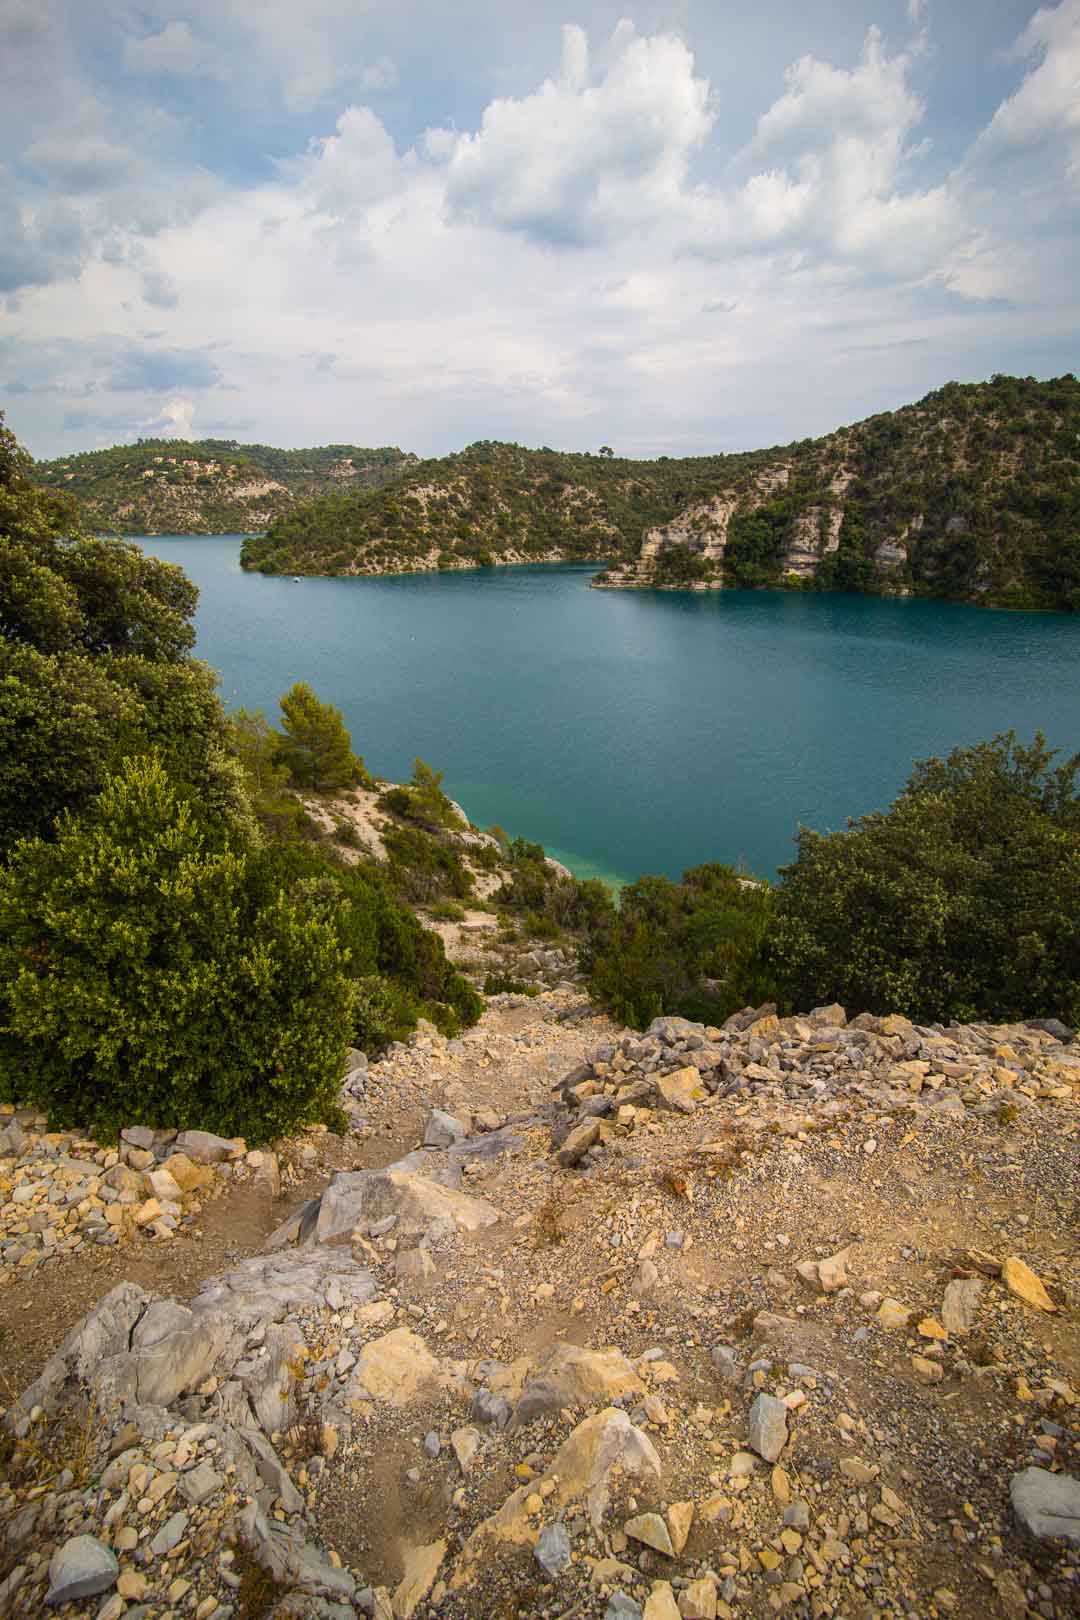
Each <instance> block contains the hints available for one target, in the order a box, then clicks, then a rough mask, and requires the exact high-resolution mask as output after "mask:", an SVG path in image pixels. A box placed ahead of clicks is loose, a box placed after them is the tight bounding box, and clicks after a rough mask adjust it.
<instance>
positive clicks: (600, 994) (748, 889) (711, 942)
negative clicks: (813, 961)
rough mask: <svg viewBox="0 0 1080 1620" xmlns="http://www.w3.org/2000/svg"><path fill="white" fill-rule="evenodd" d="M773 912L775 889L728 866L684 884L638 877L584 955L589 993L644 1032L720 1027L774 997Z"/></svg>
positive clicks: (702, 871) (688, 877)
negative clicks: (668, 1017) (674, 1019)
mask: <svg viewBox="0 0 1080 1620" xmlns="http://www.w3.org/2000/svg"><path fill="white" fill-rule="evenodd" d="M770 912H771V894H770V891H769V889H768V888H767V886H766V885H765V884H763V883H755V882H754V881H752V880H749V879H745V878H742V877H740V876H739V874H738V873H736V872H735V871H734V870H733V869H732V868H731V867H729V866H720V865H717V864H710V865H707V866H698V867H693V868H692V869H691V870H689V871H687V872H684V873H683V877H682V882H681V883H672V882H671V881H670V879H668V878H665V877H643V878H639V879H638V881H637V882H636V883H632V884H630V885H629V886H628V887H627V888H625V889H624V890H623V891H622V894H621V896H620V901H619V909H618V912H617V913H613V914H612V917H611V919H610V920H609V921H608V922H607V924H606V925H605V924H604V923H601V924H600V926H599V927H594V928H593V930H592V931H591V934H590V936H589V938H588V940H587V943H586V947H585V949H584V950H583V951H582V965H583V967H585V968H586V970H587V971H588V973H589V988H590V992H591V993H592V995H593V996H594V997H595V998H596V999H597V1000H598V1001H601V1002H604V1003H605V1004H607V1005H608V1006H610V1007H611V1009H612V1011H613V1012H614V1014H615V1016H616V1017H617V1018H620V1019H622V1020H623V1021H624V1022H626V1023H628V1024H632V1025H634V1026H635V1027H637V1028H643V1027H644V1026H645V1025H646V1024H648V1023H649V1022H650V1021H651V1020H652V1019H653V1018H656V1017H659V1016H660V1014H661V1013H678V1014H681V1015H682V1016H684V1017H687V1018H695V1019H699V1020H702V1021H704V1022H705V1023H718V1022H720V1021H721V1020H722V1019H724V1018H726V1017H728V1016H729V1014H730V1013H733V1012H735V1011H737V1010H738V1009H739V1008H740V1007H743V1006H745V1005H746V1004H747V1003H748V1002H749V1003H753V1004H755V1005H758V1004H760V1003H761V1002H763V1001H766V1000H769V999H772V998H773V996H774V994H775V985H774V983H773V980H772V977H771V975H770V973H769V970H768V967H767V964H766V962H765V957H764V949H765V941H766V938H767V934H768V927H769V920H770Z"/></svg>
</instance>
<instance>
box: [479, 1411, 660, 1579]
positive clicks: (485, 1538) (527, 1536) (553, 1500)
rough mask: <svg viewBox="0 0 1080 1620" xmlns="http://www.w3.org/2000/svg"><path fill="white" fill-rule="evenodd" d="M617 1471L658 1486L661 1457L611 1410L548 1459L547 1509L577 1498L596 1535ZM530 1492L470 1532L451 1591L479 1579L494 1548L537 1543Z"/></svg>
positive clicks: (510, 1499) (511, 1498)
mask: <svg viewBox="0 0 1080 1620" xmlns="http://www.w3.org/2000/svg"><path fill="white" fill-rule="evenodd" d="M615 1473H618V1474H619V1475H620V1476H626V1475H628V1474H629V1475H640V1476H642V1477H647V1478H649V1479H651V1481H652V1482H653V1483H654V1484H656V1485H659V1483H660V1459H659V1457H658V1456H657V1454H656V1448H655V1447H654V1446H653V1443H652V1441H651V1440H650V1439H649V1437H648V1435H646V1434H644V1433H643V1432H642V1431H641V1430H640V1429H638V1428H635V1426H634V1424H633V1423H631V1421H630V1419H629V1417H628V1416H627V1414H626V1413H625V1412H623V1411H620V1410H619V1408H618V1407H614V1406H610V1407H608V1408H607V1410H606V1411H603V1412H597V1413H596V1414H595V1415H594V1416H593V1417H588V1418H586V1419H585V1420H584V1422H582V1423H579V1424H578V1426H577V1428H576V1429H575V1430H574V1431H573V1433H572V1434H571V1435H570V1436H569V1438H568V1439H567V1440H565V1441H564V1442H563V1444H562V1445H561V1446H560V1448H559V1450H558V1451H557V1452H556V1454H555V1456H554V1457H553V1458H552V1460H551V1463H550V1465H549V1468H548V1470H547V1477H548V1478H550V1480H551V1481H552V1483H553V1484H554V1486H555V1489H554V1491H553V1492H551V1493H550V1495H549V1496H548V1498H547V1505H548V1509H549V1511H551V1512H554V1513H557V1512H559V1511H560V1509H562V1508H565V1507H567V1506H568V1505H569V1503H571V1502H575V1501H579V1500H580V1501H582V1502H583V1504H584V1507H585V1512H586V1514H587V1516H588V1519H589V1522H590V1524H591V1525H592V1527H593V1529H594V1530H595V1531H596V1532H597V1533H599V1530H600V1527H601V1525H602V1523H603V1519H604V1514H605V1513H606V1512H607V1508H608V1503H609V1501H610V1494H611V1478H612V1475H613V1474H615ZM533 1491H534V1486H533V1484H532V1483H531V1482H530V1483H529V1484H526V1485H522V1486H521V1488H520V1489H519V1490H516V1491H514V1493H513V1494H512V1495H511V1496H508V1497H507V1499H506V1501H505V1502H504V1503H503V1505H502V1507H501V1508H500V1509H499V1510H498V1512H497V1513H494V1514H493V1515H492V1516H491V1518H489V1519H485V1520H484V1522H483V1523H482V1524H480V1525H478V1526H477V1528H476V1530H474V1531H473V1533H472V1535H471V1536H470V1537H469V1539H468V1541H467V1542H466V1543H465V1546H464V1547H463V1548H462V1552H461V1556H460V1558H459V1559H458V1565H457V1569H456V1571H455V1573H454V1578H453V1580H452V1582H451V1586H452V1587H453V1588H454V1590H460V1589H461V1588H462V1587H464V1586H469V1585H471V1584H472V1582H473V1581H474V1580H476V1579H477V1577H478V1574H479V1573H480V1571H481V1569H482V1568H483V1567H485V1566H486V1563H487V1560H488V1557H489V1555H490V1554H491V1553H492V1552H493V1551H494V1549H495V1548H496V1547H498V1545H500V1544H504V1545H507V1544H508V1545H511V1546H517V1547H533V1546H534V1545H535V1542H536V1531H535V1528H534V1525H533V1521H532V1518H531V1516H530V1513H529V1507H528V1503H529V1498H530V1497H531V1496H532V1494H533Z"/></svg>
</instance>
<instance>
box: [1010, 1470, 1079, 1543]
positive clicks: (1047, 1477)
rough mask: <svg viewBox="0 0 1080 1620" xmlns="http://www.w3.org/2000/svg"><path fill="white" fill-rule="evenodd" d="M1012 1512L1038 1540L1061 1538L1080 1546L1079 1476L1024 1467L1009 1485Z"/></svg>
mask: <svg viewBox="0 0 1080 1620" xmlns="http://www.w3.org/2000/svg"><path fill="white" fill-rule="evenodd" d="M1009 1495H1010V1496H1011V1497H1012V1505H1013V1512H1014V1513H1015V1514H1016V1517H1017V1518H1018V1519H1019V1520H1020V1523H1021V1524H1022V1525H1023V1526H1024V1528H1025V1529H1026V1530H1030V1532H1031V1534H1032V1535H1033V1536H1037V1537H1038V1538H1039V1540H1040V1541H1047V1540H1054V1539H1060V1540H1063V1541H1067V1542H1068V1543H1069V1544H1070V1546H1073V1547H1080V1479H1073V1478H1072V1476H1071V1475H1070V1474H1051V1473H1050V1471H1049V1470H1048V1469H1046V1468H1025V1469H1024V1470H1023V1472H1022V1473H1019V1474H1014V1475H1013V1477H1012V1480H1011V1482H1010V1484H1009Z"/></svg>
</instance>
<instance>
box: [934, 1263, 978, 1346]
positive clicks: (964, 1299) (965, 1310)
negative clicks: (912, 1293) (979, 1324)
mask: <svg viewBox="0 0 1080 1620" xmlns="http://www.w3.org/2000/svg"><path fill="white" fill-rule="evenodd" d="M982 1292H983V1285H982V1283H981V1282H980V1280H979V1278H978V1277H965V1278H957V1279H956V1280H955V1281H953V1282H951V1283H947V1284H946V1287H945V1297H944V1298H943V1300H942V1302H941V1321H942V1325H943V1326H944V1328H945V1330H946V1332H947V1333H948V1335H949V1337H950V1338H951V1339H962V1338H964V1336H965V1335H966V1334H968V1333H970V1332H971V1329H972V1328H973V1327H974V1326H975V1319H976V1317H977V1316H978V1314H979V1301H980V1300H981V1298H982Z"/></svg>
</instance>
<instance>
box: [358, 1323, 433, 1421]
mask: <svg viewBox="0 0 1080 1620" xmlns="http://www.w3.org/2000/svg"><path fill="white" fill-rule="evenodd" d="M441 1372H442V1369H441V1367H440V1364H439V1362H438V1361H437V1360H436V1359H435V1357H434V1356H433V1355H432V1354H431V1351H430V1350H429V1349H428V1347H427V1345H426V1344H425V1343H424V1341H423V1339H421V1338H420V1337H419V1335H418V1334H416V1333H412V1332H410V1330H409V1329H408V1328H404V1327H400V1328H392V1329H391V1331H390V1332H389V1333H384V1334H383V1335H382V1336H381V1338H378V1339H371V1340H369V1342H368V1343H367V1344H365V1346H364V1348H363V1349H362V1350H361V1352H360V1354H359V1356H358V1357H357V1361H356V1366H355V1367H354V1368H353V1376H354V1380H355V1383H356V1384H357V1385H359V1386H360V1388H361V1393H360V1396H359V1398H360V1399H362V1398H363V1397H364V1396H368V1395H370V1396H374V1398H375V1399H376V1400H379V1401H386V1402H387V1403H388V1404H389V1405H390V1406H408V1405H409V1403H410V1402H411V1401H414V1400H416V1399H417V1398H418V1397H419V1396H420V1395H422V1394H424V1393H430V1392H431V1391H433V1390H434V1389H435V1388H436V1387H437V1385H438V1383H439V1380H440V1376H441ZM353 1398H354V1399H355V1398H357V1397H353ZM348 1403H349V1396H348V1395H347V1396H346V1404H348Z"/></svg>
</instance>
